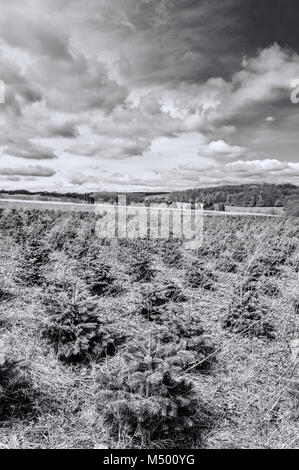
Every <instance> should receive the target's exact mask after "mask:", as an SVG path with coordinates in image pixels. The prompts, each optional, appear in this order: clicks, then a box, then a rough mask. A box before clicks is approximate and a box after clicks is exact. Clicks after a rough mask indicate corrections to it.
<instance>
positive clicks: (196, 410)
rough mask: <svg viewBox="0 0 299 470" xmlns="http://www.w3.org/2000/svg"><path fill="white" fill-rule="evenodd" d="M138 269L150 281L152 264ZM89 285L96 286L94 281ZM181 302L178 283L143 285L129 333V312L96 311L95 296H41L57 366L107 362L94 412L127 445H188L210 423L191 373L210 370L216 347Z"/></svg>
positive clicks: (45, 331)
mask: <svg viewBox="0 0 299 470" xmlns="http://www.w3.org/2000/svg"><path fill="white" fill-rule="evenodd" d="M137 268H138V267H137V265H136V266H135V267H134V272H135V274H136V276H137V277H138V278H139V280H142V279H143V275H144V279H145V280H148V279H149V277H151V268H150V265H145V263H144V262H142V263H141V265H140V266H139V268H140V269H137ZM148 270H150V272H148ZM141 273H143V275H142V276H141ZM89 281H90V283H91V284H90V285H96V284H97V282H96V279H95V278H93V277H92V276H91V278H90V279H89ZM101 282H102V281H101ZM112 286H113V283H112ZM102 287H103V286H102ZM102 287H101V288H100V287H99V290H97V289H95V290H94V292H93V294H98V293H99V292H102ZM106 287H107V286H105V291H106V293H107V292H108V291H107V289H106ZM185 300H186V298H185V297H184V296H183V294H182V292H181V290H180V288H179V287H178V286H177V285H176V284H173V283H169V282H168V283H165V284H163V283H162V284H159V285H158V284H157V283H156V282H153V283H151V284H146V285H145V286H144V288H143V290H142V300H141V301H140V304H139V305H138V308H137V309H136V311H135V313H133V318H134V320H133V324H134V325H135V328H134V327H132V326H131V325H130V328H128V324H127V320H128V319H127V318H126V315H125V316H124V315H122V314H119V315H117V314H115V313H114V314H113V313H111V311H105V308H104V307H102V310H100V307H99V302H98V301H97V298H96V297H95V296H90V297H87V298H86V296H85V295H84V294H82V295H80V293H75V294H74V292H71V291H69V292H60V293H57V292H56V293H55V294H54V295H53V294H49V295H46V296H45V297H44V303H45V307H46V311H47V314H48V320H47V321H46V324H45V325H44V327H43V330H42V334H43V336H44V338H46V339H47V341H48V342H49V343H50V344H51V345H52V346H53V348H54V350H55V352H56V354H57V356H58V358H59V359H60V360H61V361H63V362H65V363H67V364H72V365H76V366H80V364H85V365H86V364H89V363H91V362H94V361H95V362H100V363H101V360H103V359H105V360H107V357H108V358H109V362H108V366H107V367H104V366H102V367H100V372H99V373H98V377H97V383H98V385H97V393H96V397H97V408H98V411H99V412H100V414H101V416H102V418H103V420H104V423H105V424H106V426H107V429H108V430H109V431H110V433H111V435H112V437H114V438H117V439H121V440H122V441H123V442H124V443H125V442H126V443H128V442H130V445H137V446H147V445H149V444H150V443H152V442H154V441H158V442H160V443H161V441H162V442H163V446H171V445H173V444H174V443H178V442H180V443H183V444H184V445H189V444H190V445H191V444H192V443H194V441H197V442H199V441H200V438H201V434H202V430H203V428H204V427H206V426H208V425H209V424H210V422H211V413H210V412H209V411H208V410H207V408H206V407H205V406H204V405H203V403H202V401H201V399H200V397H199V394H198V392H196V389H195V386H194V383H193V381H192V380H191V379H190V376H189V377H188V372H189V371H197V372H205V373H207V371H208V370H209V369H210V368H211V366H212V364H213V362H214V361H215V349H214V347H213V346H212V345H211V344H210V342H209V341H208V339H207V338H206V337H205V336H204V331H203V329H202V327H201V326H200V322H199V319H198V318H195V317H193V316H191V315H190V314H189V312H188V310H187V309H185V308H184V307H183V302H184V301H185ZM138 318H139V320H138ZM138 325H139V326H138Z"/></svg>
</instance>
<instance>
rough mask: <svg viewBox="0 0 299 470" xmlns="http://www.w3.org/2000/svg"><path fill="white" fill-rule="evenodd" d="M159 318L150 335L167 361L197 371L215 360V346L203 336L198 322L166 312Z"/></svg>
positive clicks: (204, 368)
mask: <svg viewBox="0 0 299 470" xmlns="http://www.w3.org/2000/svg"><path fill="white" fill-rule="evenodd" d="M160 320H161V325H160V324H159V325H157V326H156V327H155V328H154V329H152V330H151V335H152V338H153V339H154V340H155V341H156V342H157V343H159V344H160V348H161V351H163V355H164V356H165V357H168V358H169V359H168V360H169V363H170V364H171V365H172V366H174V367H177V368H179V369H183V370H184V369H187V368H190V367H192V368H193V369H194V370H197V371H208V370H209V369H210V368H211V366H212V365H213V364H214V362H215V360H216V356H215V354H214V353H215V348H214V347H213V346H212V344H211V342H210V341H209V340H208V338H206V337H205V336H204V330H203V328H202V327H201V326H200V323H199V322H198V321H196V320H194V319H189V320H187V319H185V318H178V317H177V315H171V316H169V315H168V313H166V314H165V316H164V317H161V319H160Z"/></svg>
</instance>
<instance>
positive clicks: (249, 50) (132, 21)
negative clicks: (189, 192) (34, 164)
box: [0, 0, 299, 191]
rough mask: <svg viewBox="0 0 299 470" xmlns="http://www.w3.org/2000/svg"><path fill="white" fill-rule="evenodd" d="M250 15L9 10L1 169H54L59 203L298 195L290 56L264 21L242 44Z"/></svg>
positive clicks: (150, 6) (294, 61)
mask: <svg viewBox="0 0 299 470" xmlns="http://www.w3.org/2000/svg"><path fill="white" fill-rule="evenodd" d="M252 1H254V3H255V10H256V12H257V15H258V13H259V11H260V6H259V5H260V4H259V3H258V2H256V1H255V0H250V1H249V0H244V1H243V2H242V6H240V2H239V1H237V0H230V1H229V2H221V1H220V0H200V1H196V0H184V1H182V0H171V1H169V0H160V1H157V0H138V1H137V0H121V1H120V0H86V1H84V4H83V2H80V1H79V0H65V1H64V2H60V1H58V0H44V2H40V1H39V0H23V1H21V0H15V1H14V2H10V3H7V4H5V5H3V7H2V10H1V18H0V79H1V80H3V81H4V82H5V91H6V96H5V98H6V99H5V104H4V105H0V126H1V129H2V131H1V135H0V148H1V152H2V156H1V166H3V167H5V168H6V169H9V168H14V167H15V166H18V165H19V166H20V169H21V170H22V169H24V168H27V167H26V161H28V160H36V161H38V160H51V165H52V166H53V170H51V171H54V172H55V178H49V179H48V183H47V184H48V187H49V188H52V189H61V188H62V190H68V189H72V188H77V187H79V190H82V191H84V190H87V189H90V188H93V189H97V187H101V188H102V189H105V187H107V188H108V187H109V189H113V186H114V187H115V188H116V187H124V186H126V185H127V187H128V188H139V189H142V187H144V188H145V187H146V188H151V189H155V188H157V189H162V188H168V189H175V188H183V187H190V186H192V185H195V186H197V185H200V184H203V185H209V184H221V183H226V182H229V183H239V182H240V178H242V181H243V180H244V181H245V180H246V181H247V180H250V181H270V180H271V182H272V181H273V179H275V178H276V180H275V181H276V182H282V181H285V180H286V179H287V178H289V180H290V181H293V182H296V181H298V179H297V178H298V168H297V167H296V166H293V165H296V161H297V160H298V126H299V122H298V111H297V109H298V108H297V109H296V107H295V106H294V105H292V104H291V103H290V82H291V81H292V80H293V79H294V78H299V55H298V50H296V44H294V43H293V41H292V37H291V35H289V34H288V33H287V32H286V33H285V34H286V37H287V38H288V40H287V41H285V43H283V44H278V43H275V31H276V30H277V27H276V25H275V19H273V18H274V17H273V18H272V16H271V14H270V12H271V10H268V11H269V16H270V17H269V18H267V25H268V26H269V33H268V34H269V37H268V40H267V32H266V31H265V28H261V30H260V31H258V32H256V34H255V35H252V34H249V30H250V28H252V25H253V20H254V18H253V17H252V15H251V10H250V8H249V5H250V2H252ZM29 11H30V14H28V12H29ZM259 18H260V16H259ZM12 24H13V25H14V27H13V28H12V27H11V25H12ZM262 31H263V32H262ZM257 41H258V42H257ZM259 41H260V42H259ZM282 42H283V41H282ZM285 44H289V45H290V46H293V48H292V47H286V46H285ZM258 46H260V47H259V49H258ZM278 124H279V125H278ZM86 157H87V158H86ZM22 176H23V177H24V178H25V177H26V178H27V179H28V178H29V177H30V175H27V176H26V175H23V174H22V173H21V174H19V175H3V178H15V180H14V181H15V182H16V187H20V186H21V185H22ZM31 176H32V177H33V178H37V180H38V178H39V176H43V175H31ZM16 178H21V180H20V181H17V180H16ZM54 180H55V181H54ZM11 182H13V181H12V180H11ZM32 184H33V185H35V184H36V186H34V187H35V188H37V187H39V186H38V184H39V183H38V181H37V182H36V181H35V180H34V181H33V183H32ZM27 187H28V183H27Z"/></svg>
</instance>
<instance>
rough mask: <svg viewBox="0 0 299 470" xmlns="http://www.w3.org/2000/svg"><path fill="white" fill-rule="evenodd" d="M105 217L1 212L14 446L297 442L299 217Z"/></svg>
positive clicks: (0, 384)
mask: <svg viewBox="0 0 299 470" xmlns="http://www.w3.org/2000/svg"><path fill="white" fill-rule="evenodd" d="M95 225H96V215H95V214H92V213H79V212H77V213H73V214H72V213H68V214H67V213H59V212H57V211H56V212H54V211H50V210H49V211H43V212H39V211H36V210H35V211H27V210H8V209H5V210H3V211H2V212H1V213H0V234H1V239H0V257H1V261H0V448H2V449H5V448H35V449H36V448H41V449H48V448H51V449H53V448H71V449H73V448H85V449H87V448H94V449H101V448H133V447H134V448H140V447H141V448H173V447H177V448H208V449H215V448H221V449H223V448H232V449H236V448H242V449H245V448H246V449H247V448H249V449H252V448H263V449H269V448H279V449H281V448H297V447H298V443H299V442H298V432H297V429H298V390H299V380H298V369H297V366H296V363H295V362H294V354H292V353H293V351H292V344H293V340H295V339H297V338H298V337H299V336H298V333H299V326H298V314H299V294H298V280H299V279H298V277H299V274H298V273H299V256H298V234H299V222H298V220H297V221H296V219H289V220H288V219H279V218H277V219H276V218H265V219H264V218H261V217H253V216H252V217H238V216H235V217H232V218H230V217H224V218H220V217H213V216H211V217H210V216H207V217H205V220H204V242H203V245H202V247H200V248H198V249H197V250H185V249H184V247H183V245H182V243H181V242H180V241H177V240H139V241H138V240H136V241H133V240H132V241H129V240H122V241H118V242H117V243H115V242H111V241H109V240H100V239H99V238H98V237H97V236H96V231H95Z"/></svg>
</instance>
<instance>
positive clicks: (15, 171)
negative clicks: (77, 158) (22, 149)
mask: <svg viewBox="0 0 299 470" xmlns="http://www.w3.org/2000/svg"><path fill="white" fill-rule="evenodd" d="M0 175H12V176H38V177H43V178H49V177H50V176H54V175H55V171H54V170H53V169H52V168H48V167H45V166H40V165H31V166H28V167H26V168H24V167H18V168H0Z"/></svg>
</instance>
